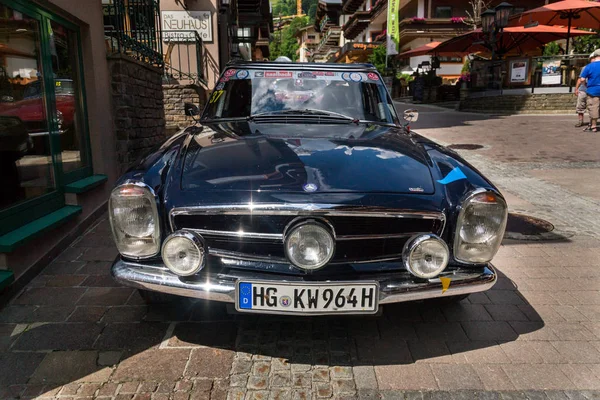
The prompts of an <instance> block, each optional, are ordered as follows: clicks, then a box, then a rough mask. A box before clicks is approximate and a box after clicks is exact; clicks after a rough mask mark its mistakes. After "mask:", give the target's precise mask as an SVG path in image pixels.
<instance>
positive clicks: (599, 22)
mask: <svg viewBox="0 0 600 400" xmlns="http://www.w3.org/2000/svg"><path fill="white" fill-rule="evenodd" d="M524 17H528V18H527V20H528V21H529V20H533V21H537V22H538V23H540V24H544V25H567V29H568V31H571V26H576V27H579V28H593V29H598V28H599V27H600V3H598V2H595V1H586V0H564V1H559V2H557V3H552V4H547V5H545V6H542V7H538V8H534V9H533V10H529V11H526V12H524V13H523V14H521V17H520V18H514V19H512V20H511V24H513V25H517V24H523V23H524V22H525V23H527V21H524ZM571 32H572V31H571ZM570 38H571V35H567V37H566V39H567V50H566V53H567V54H568V53H569V41H570Z"/></svg>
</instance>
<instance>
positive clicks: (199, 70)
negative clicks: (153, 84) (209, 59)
mask: <svg viewBox="0 0 600 400" xmlns="http://www.w3.org/2000/svg"><path fill="white" fill-rule="evenodd" d="M162 41H163V49H164V50H165V52H164V62H165V77H166V78H167V79H175V80H177V81H179V83H180V84H198V83H205V79H206V72H205V71H204V68H205V67H206V65H207V63H206V62H205V60H204V58H203V57H204V54H205V52H204V43H203V42H202V38H200V35H199V34H198V32H197V31H191V30H190V31H170V30H163V31H162Z"/></svg>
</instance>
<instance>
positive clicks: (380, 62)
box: [369, 45, 387, 75]
mask: <svg viewBox="0 0 600 400" xmlns="http://www.w3.org/2000/svg"><path fill="white" fill-rule="evenodd" d="M386 56H387V50H386V48H385V45H381V46H377V47H375V48H374V49H373V53H371V55H370V56H369V62H370V63H371V64H373V65H374V66H375V68H377V71H379V73H380V74H381V75H384V74H385V72H386V71H385V57H386Z"/></svg>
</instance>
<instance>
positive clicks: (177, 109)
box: [162, 83, 206, 136]
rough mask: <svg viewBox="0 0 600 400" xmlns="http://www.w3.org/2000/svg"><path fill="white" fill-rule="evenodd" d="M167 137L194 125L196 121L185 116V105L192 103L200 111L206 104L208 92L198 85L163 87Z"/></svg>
mask: <svg viewBox="0 0 600 400" xmlns="http://www.w3.org/2000/svg"><path fill="white" fill-rule="evenodd" d="M162 88H163V94H164V103H165V121H166V130H167V136H172V135H173V134H174V133H176V132H177V131H178V130H180V129H182V128H185V127H187V126H190V125H193V124H194V119H193V118H192V117H188V116H186V115H185V112H184V111H185V108H184V107H185V103H192V104H195V105H197V106H198V108H200V110H201V111H202V109H203V108H204V105H205V104H206V92H205V90H204V89H203V88H201V87H199V86H196V85H179V84H177V83H174V84H166V85H163V87H162Z"/></svg>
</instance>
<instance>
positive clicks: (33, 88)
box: [23, 81, 42, 99]
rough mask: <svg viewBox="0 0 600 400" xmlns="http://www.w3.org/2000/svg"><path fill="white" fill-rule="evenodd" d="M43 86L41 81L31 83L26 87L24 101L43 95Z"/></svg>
mask: <svg viewBox="0 0 600 400" xmlns="http://www.w3.org/2000/svg"><path fill="white" fill-rule="evenodd" d="M41 87H42V86H41V84H40V82H39V81H37V82H33V83H30V84H29V85H27V86H26V87H25V91H24V92H23V98H24V99H31V98H33V97H37V96H40V95H41Z"/></svg>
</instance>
